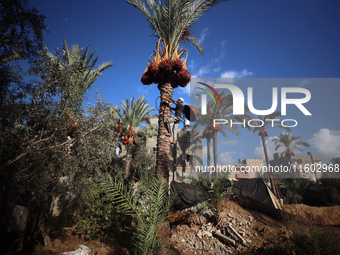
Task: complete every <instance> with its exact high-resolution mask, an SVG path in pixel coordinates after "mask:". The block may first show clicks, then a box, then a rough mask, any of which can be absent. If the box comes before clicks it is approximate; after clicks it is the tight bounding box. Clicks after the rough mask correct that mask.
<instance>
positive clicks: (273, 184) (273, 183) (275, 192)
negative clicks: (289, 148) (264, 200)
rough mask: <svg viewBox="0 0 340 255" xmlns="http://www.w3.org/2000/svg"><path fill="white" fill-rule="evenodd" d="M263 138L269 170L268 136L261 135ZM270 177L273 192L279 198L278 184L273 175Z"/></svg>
mask: <svg viewBox="0 0 340 255" xmlns="http://www.w3.org/2000/svg"><path fill="white" fill-rule="evenodd" d="M261 138H262V145H263V151H264V157H265V159H266V166H267V168H269V156H268V150H267V143H266V136H265V135H264V134H261ZM269 176H270V177H269V180H270V186H272V190H273V192H274V195H275V196H276V197H277V196H278V192H277V188H276V184H275V182H274V179H273V177H272V176H271V173H269Z"/></svg>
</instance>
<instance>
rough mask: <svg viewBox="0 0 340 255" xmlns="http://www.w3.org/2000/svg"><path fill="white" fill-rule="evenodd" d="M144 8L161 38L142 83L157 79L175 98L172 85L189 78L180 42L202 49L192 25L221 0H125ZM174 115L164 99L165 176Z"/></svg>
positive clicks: (161, 145) (160, 167) (161, 168)
mask: <svg viewBox="0 0 340 255" xmlns="http://www.w3.org/2000/svg"><path fill="white" fill-rule="evenodd" d="M126 1H127V2H128V3H130V4H131V5H132V6H134V7H135V8H137V9H138V10H139V11H141V12H142V13H143V14H144V15H145V16H146V18H147V20H148V22H149V23H150V25H151V27H152V29H153V30H154V34H155V36H156V37H157V38H159V41H158V44H156V52H155V53H154V54H152V55H151V56H154V59H153V61H151V62H150V63H149V64H148V67H147V70H146V71H145V72H144V74H143V76H142V83H143V84H145V85H149V84H151V83H157V84H158V89H159V90H160V94H161V96H163V97H166V98H172V96H173V89H174V88H176V87H178V86H181V87H185V86H186V85H187V84H188V82H189V81H190V74H189V72H188V71H187V68H186V59H183V58H182V59H180V58H181V57H182V56H183V54H184V53H185V52H186V50H178V47H179V44H180V43H182V42H185V41H189V42H191V43H192V44H193V45H194V46H195V47H196V48H197V49H198V50H199V51H200V52H201V53H203V49H202V47H201V45H200V43H199V42H198V40H197V39H196V38H195V37H194V36H193V34H192V32H191V28H192V25H193V24H194V23H196V22H197V21H198V18H199V17H200V16H201V15H202V14H203V13H204V12H206V11H207V10H208V9H210V8H211V7H212V6H214V5H215V4H217V3H219V2H222V0H167V1H165V3H163V2H162V1H159V2H158V3H156V2H155V1H153V0H152V1H147V4H148V7H147V6H146V5H145V3H144V1H141V0H126ZM170 116H171V111H170V106H169V104H168V103H167V102H166V101H165V100H164V99H162V101H161V104H160V108H159V121H158V124H159V129H158V137H157V155H156V157H157V163H156V172H157V174H158V175H161V176H162V177H163V178H166V179H168V178H169V153H170V138H169V137H167V136H166V135H165V134H166V133H167V130H166V127H165V121H166V120H167V119H168V118H169V117H170Z"/></svg>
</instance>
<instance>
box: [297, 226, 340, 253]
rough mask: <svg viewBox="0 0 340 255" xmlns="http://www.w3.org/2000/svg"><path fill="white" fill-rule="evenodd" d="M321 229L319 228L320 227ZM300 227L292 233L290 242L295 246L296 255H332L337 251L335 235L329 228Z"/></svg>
mask: <svg viewBox="0 0 340 255" xmlns="http://www.w3.org/2000/svg"><path fill="white" fill-rule="evenodd" d="M320 228H321V227H320ZM320 228H316V227H315V226H313V225H309V226H308V227H307V228H306V226H304V228H302V227H301V226H300V227H299V228H295V229H294V231H293V237H292V242H293V243H294V244H295V245H296V249H297V254H301V255H331V254H332V255H333V254H337V251H338V248H339V247H338V242H339V240H338V238H337V235H336V234H335V233H334V231H332V230H331V229H329V228H326V227H323V228H321V229H320Z"/></svg>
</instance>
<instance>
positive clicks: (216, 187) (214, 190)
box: [190, 178, 231, 213]
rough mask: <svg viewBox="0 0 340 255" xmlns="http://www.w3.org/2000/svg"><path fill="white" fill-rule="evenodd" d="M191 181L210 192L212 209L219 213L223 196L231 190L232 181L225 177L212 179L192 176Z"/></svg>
mask: <svg viewBox="0 0 340 255" xmlns="http://www.w3.org/2000/svg"><path fill="white" fill-rule="evenodd" d="M190 182H191V183H192V184H194V185H196V186H198V187H200V188H202V189H203V190H205V191H206V192H208V194H209V196H210V199H211V202H212V209H213V210H214V211H215V212H216V213H219V212H220V210H221V202H222V199H223V197H224V196H225V195H228V194H229V193H230V192H231V184H230V182H229V181H228V180H227V179H224V178H215V179H212V180H211V181H209V179H208V178H203V179H194V178H191V179H190Z"/></svg>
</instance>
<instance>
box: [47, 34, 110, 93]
mask: <svg viewBox="0 0 340 255" xmlns="http://www.w3.org/2000/svg"><path fill="white" fill-rule="evenodd" d="M95 52H96V50H94V51H92V52H91V53H89V45H87V46H86V48H85V49H83V48H80V47H79V45H72V47H71V50H69V47H68V46H67V42H66V39H63V51H62V61H61V62H60V64H59V69H60V70H63V71H64V72H65V73H66V75H67V72H68V71H69V70H70V69H72V68H77V69H78V70H77V71H78V72H79V73H80V75H81V79H80V82H79V80H76V81H75V83H74V84H73V88H72V90H68V94H69V95H67V96H68V97H70V96H71V94H72V97H74V98H77V99H79V98H81V97H82V96H83V95H84V93H85V92H86V91H87V90H88V89H89V88H90V87H91V85H92V84H93V83H94V82H95V81H96V80H97V79H98V78H99V76H100V75H101V73H102V72H103V71H105V70H106V69H108V68H109V67H111V66H112V64H111V62H104V63H102V64H101V65H100V66H98V67H97V68H96V69H94V67H95V65H96V64H97V61H98V59H99V55H98V56H97V57H95V58H94V59H93V56H94V54H95ZM47 55H48V57H49V58H50V59H51V60H52V61H53V60H55V59H57V58H58V57H57V56H54V55H53V54H52V53H50V52H48V53H47Z"/></svg>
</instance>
